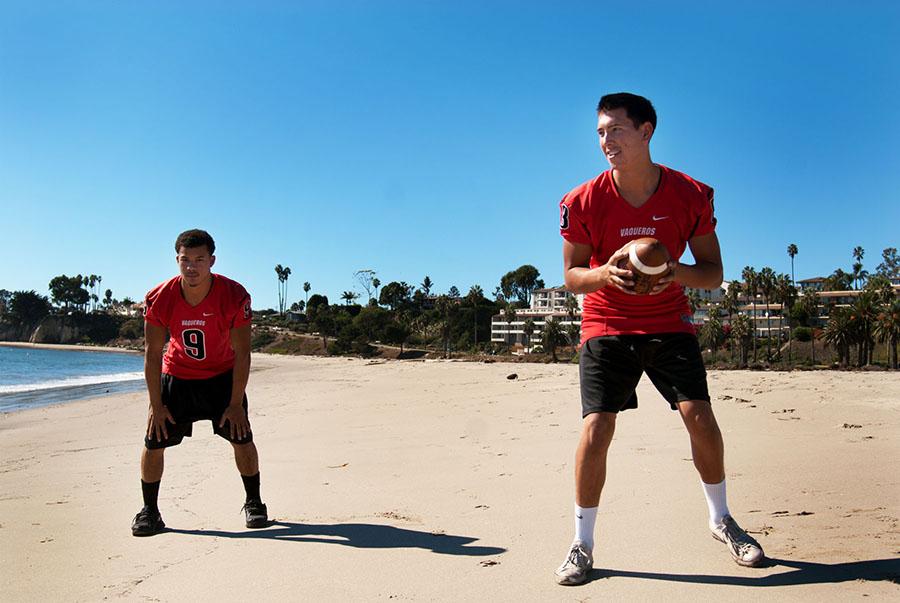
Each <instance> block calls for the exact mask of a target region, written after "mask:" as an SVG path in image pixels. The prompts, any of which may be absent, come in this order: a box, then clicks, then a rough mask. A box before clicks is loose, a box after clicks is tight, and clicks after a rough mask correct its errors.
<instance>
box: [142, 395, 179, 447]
mask: <svg viewBox="0 0 900 603" xmlns="http://www.w3.org/2000/svg"><path fill="white" fill-rule="evenodd" d="M166 421H168V422H169V423H171V424H172V425H174V424H175V419H173V418H172V413H170V412H169V409H168V408H166V407H165V406H163V405H162V404H160V405H158V406H157V405H153V404H151V405H150V412H149V414H148V416H147V439H148V440H156V441H157V442H162V441H163V440H168V439H169V430H168V429H166Z"/></svg>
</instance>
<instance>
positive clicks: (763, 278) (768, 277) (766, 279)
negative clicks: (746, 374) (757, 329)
mask: <svg viewBox="0 0 900 603" xmlns="http://www.w3.org/2000/svg"><path fill="white" fill-rule="evenodd" d="M757 279H758V280H757V282H758V283H759V291H760V293H762V296H763V299H764V300H765V302H766V360H768V361H771V360H772V322H771V315H772V313H771V311H770V310H769V302H770V301H771V298H772V293H773V292H774V291H775V271H774V270H772V269H771V268H769V267H768V266H765V267H764V268H763V269H762V270H760V271H759V274H758V275H757Z"/></svg>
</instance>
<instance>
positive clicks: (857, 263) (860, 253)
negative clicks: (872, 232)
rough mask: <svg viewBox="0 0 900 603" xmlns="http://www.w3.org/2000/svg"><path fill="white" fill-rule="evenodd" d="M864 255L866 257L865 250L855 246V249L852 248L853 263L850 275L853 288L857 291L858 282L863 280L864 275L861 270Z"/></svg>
mask: <svg viewBox="0 0 900 603" xmlns="http://www.w3.org/2000/svg"><path fill="white" fill-rule="evenodd" d="M865 255H866V250H865V249H863V248H862V247H859V246H857V247H854V248H853V260H854V262H853V273H852V274H853V288H854V289H859V282H860V280H863V279H864V278H865V277H864V274H863V273H864V272H865V271H864V270H863V263H862V260H863V257H864V256H865Z"/></svg>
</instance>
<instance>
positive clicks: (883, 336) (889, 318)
mask: <svg viewBox="0 0 900 603" xmlns="http://www.w3.org/2000/svg"><path fill="white" fill-rule="evenodd" d="M874 334H875V336H876V337H877V338H878V341H880V342H882V343H884V344H886V345H887V346H888V349H889V350H890V356H889V360H888V362H889V364H890V367H891V368H892V369H896V368H897V345H898V344H900V299H895V300H893V302H892V303H891V304H890V305H889V306H888V307H887V308H885V310H884V311H883V312H881V313H880V314H879V315H878V321H877V322H876V323H875V329H874Z"/></svg>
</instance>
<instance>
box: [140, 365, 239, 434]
mask: <svg viewBox="0 0 900 603" xmlns="http://www.w3.org/2000/svg"><path fill="white" fill-rule="evenodd" d="M231 383H232V378H231V371H227V372H224V373H222V374H221V375H216V376H215V377H211V378H209V379H179V378H178V377H173V376H172V375H169V374H167V373H163V374H162V403H163V405H164V406H165V407H166V408H168V409H169V412H170V413H171V414H172V418H173V419H175V424H174V425H173V424H172V423H169V422H167V423H166V430H167V431H168V432H169V437H168V438H166V439H165V440H162V441H157V440H155V439H150V438H148V437H147V436H146V434H145V435H144V445H145V446H146V447H147V448H150V449H151V450H152V449H156V448H168V447H169V446H177V445H178V444H180V443H181V440H183V439H184V438H185V437H191V435H192V434H193V429H194V421H204V420H209V421H212V426H213V433H215V434H216V435H219V436H221V437H223V438H225V439H226V440H228V441H229V442H233V443H235V444H248V443H250V442H252V441H253V434H252V433H250V432H248V433H247V435H246V436H245V437H244V438H243V439H234V438H232V437H231V426H230V425H228V423H225V425H224V426H223V427H221V428H220V427H219V421H221V420H222V414H223V413H224V412H225V409H226V408H228V404H229V403H230V402H231ZM243 406H244V415H245V416H246V415H247V394H244V403H243Z"/></svg>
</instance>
